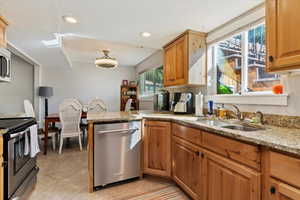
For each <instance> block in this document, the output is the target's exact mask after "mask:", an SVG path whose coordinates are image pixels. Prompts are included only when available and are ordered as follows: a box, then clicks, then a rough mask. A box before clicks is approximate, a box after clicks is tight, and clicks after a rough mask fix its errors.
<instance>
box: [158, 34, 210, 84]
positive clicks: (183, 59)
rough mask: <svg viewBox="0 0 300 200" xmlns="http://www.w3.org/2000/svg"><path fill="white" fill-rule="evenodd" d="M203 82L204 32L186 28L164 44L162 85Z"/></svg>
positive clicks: (204, 75)
mask: <svg viewBox="0 0 300 200" xmlns="http://www.w3.org/2000/svg"><path fill="white" fill-rule="evenodd" d="M205 83H206V34H205V33H202V32H196V31H191V30H187V31H185V32H184V33H183V34H181V35H180V36H178V37H177V38H175V39H174V40H173V41H171V42H169V43H168V44H167V45H165V46H164V86H165V87H167V86H180V85H205Z"/></svg>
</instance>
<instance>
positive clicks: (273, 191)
mask: <svg viewBox="0 0 300 200" xmlns="http://www.w3.org/2000/svg"><path fill="white" fill-rule="evenodd" d="M270 193H271V194H275V193H276V188H275V187H273V186H272V187H271V188H270Z"/></svg>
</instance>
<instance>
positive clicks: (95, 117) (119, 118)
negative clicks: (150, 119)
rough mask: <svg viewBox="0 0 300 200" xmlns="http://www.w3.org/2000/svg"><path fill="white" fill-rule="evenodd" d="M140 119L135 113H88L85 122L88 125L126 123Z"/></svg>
mask: <svg viewBox="0 0 300 200" xmlns="http://www.w3.org/2000/svg"><path fill="white" fill-rule="evenodd" d="M141 119H142V117H141V116H140V115H138V113H136V112H135V113H131V112H103V113H97V114H93V113H89V114H88V115H87V120H88V122H89V123H107V122H111V123H114V122H126V121H127V122H128V121H136V120H141Z"/></svg>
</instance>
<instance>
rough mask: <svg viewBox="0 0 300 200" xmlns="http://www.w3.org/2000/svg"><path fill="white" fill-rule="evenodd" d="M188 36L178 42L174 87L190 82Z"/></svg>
mask: <svg viewBox="0 0 300 200" xmlns="http://www.w3.org/2000/svg"><path fill="white" fill-rule="evenodd" d="M187 51H188V49H187V35H185V36H183V37H181V38H180V39H178V41H177V42H176V63H175V81H174V85H183V84H187V82H188V75H187V73H188V57H187V56H188V55H187Z"/></svg>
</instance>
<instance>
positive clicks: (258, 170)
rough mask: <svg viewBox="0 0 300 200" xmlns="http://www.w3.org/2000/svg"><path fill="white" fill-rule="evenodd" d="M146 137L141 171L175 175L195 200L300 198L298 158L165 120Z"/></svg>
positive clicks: (148, 128) (151, 125)
mask: <svg viewBox="0 0 300 200" xmlns="http://www.w3.org/2000/svg"><path fill="white" fill-rule="evenodd" d="M171 130H172V133H171ZM143 133H144V135H143V144H144V146H143V147H144V148H143V149H144V153H143V156H144V160H143V162H144V163H143V164H144V168H143V169H144V170H143V172H144V173H146V174H152V175H160V176H167V177H171V174H172V179H173V180H174V181H175V182H176V183H177V184H178V185H179V186H180V187H181V188H182V189H183V190H184V191H185V192H186V193H187V194H189V196H190V197H191V198H192V199H194V200H300V175H299V174H300V159H299V157H297V156H296V157H294V156H291V155H286V154H282V153H278V152H273V151H271V150H269V149H262V148H259V147H258V146H256V145H249V144H245V143H243V142H238V141H236V140H233V139H230V138H224V137H220V136H215V135H213V134H210V133H206V132H204V131H198V130H197V129H193V128H189V127H185V126H183V125H179V124H175V123H173V124H172V123H171V122H165V121H149V120H146V121H145V128H144V132H143ZM0 142H1V141H0ZM224 152H225V153H224ZM171 169H172V170H171ZM171 172H172V173H171ZM0 175H1V174H0ZM262 190H263V191H264V192H262ZM0 192H1V191H0ZM0 200H1V199H0Z"/></svg>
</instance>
